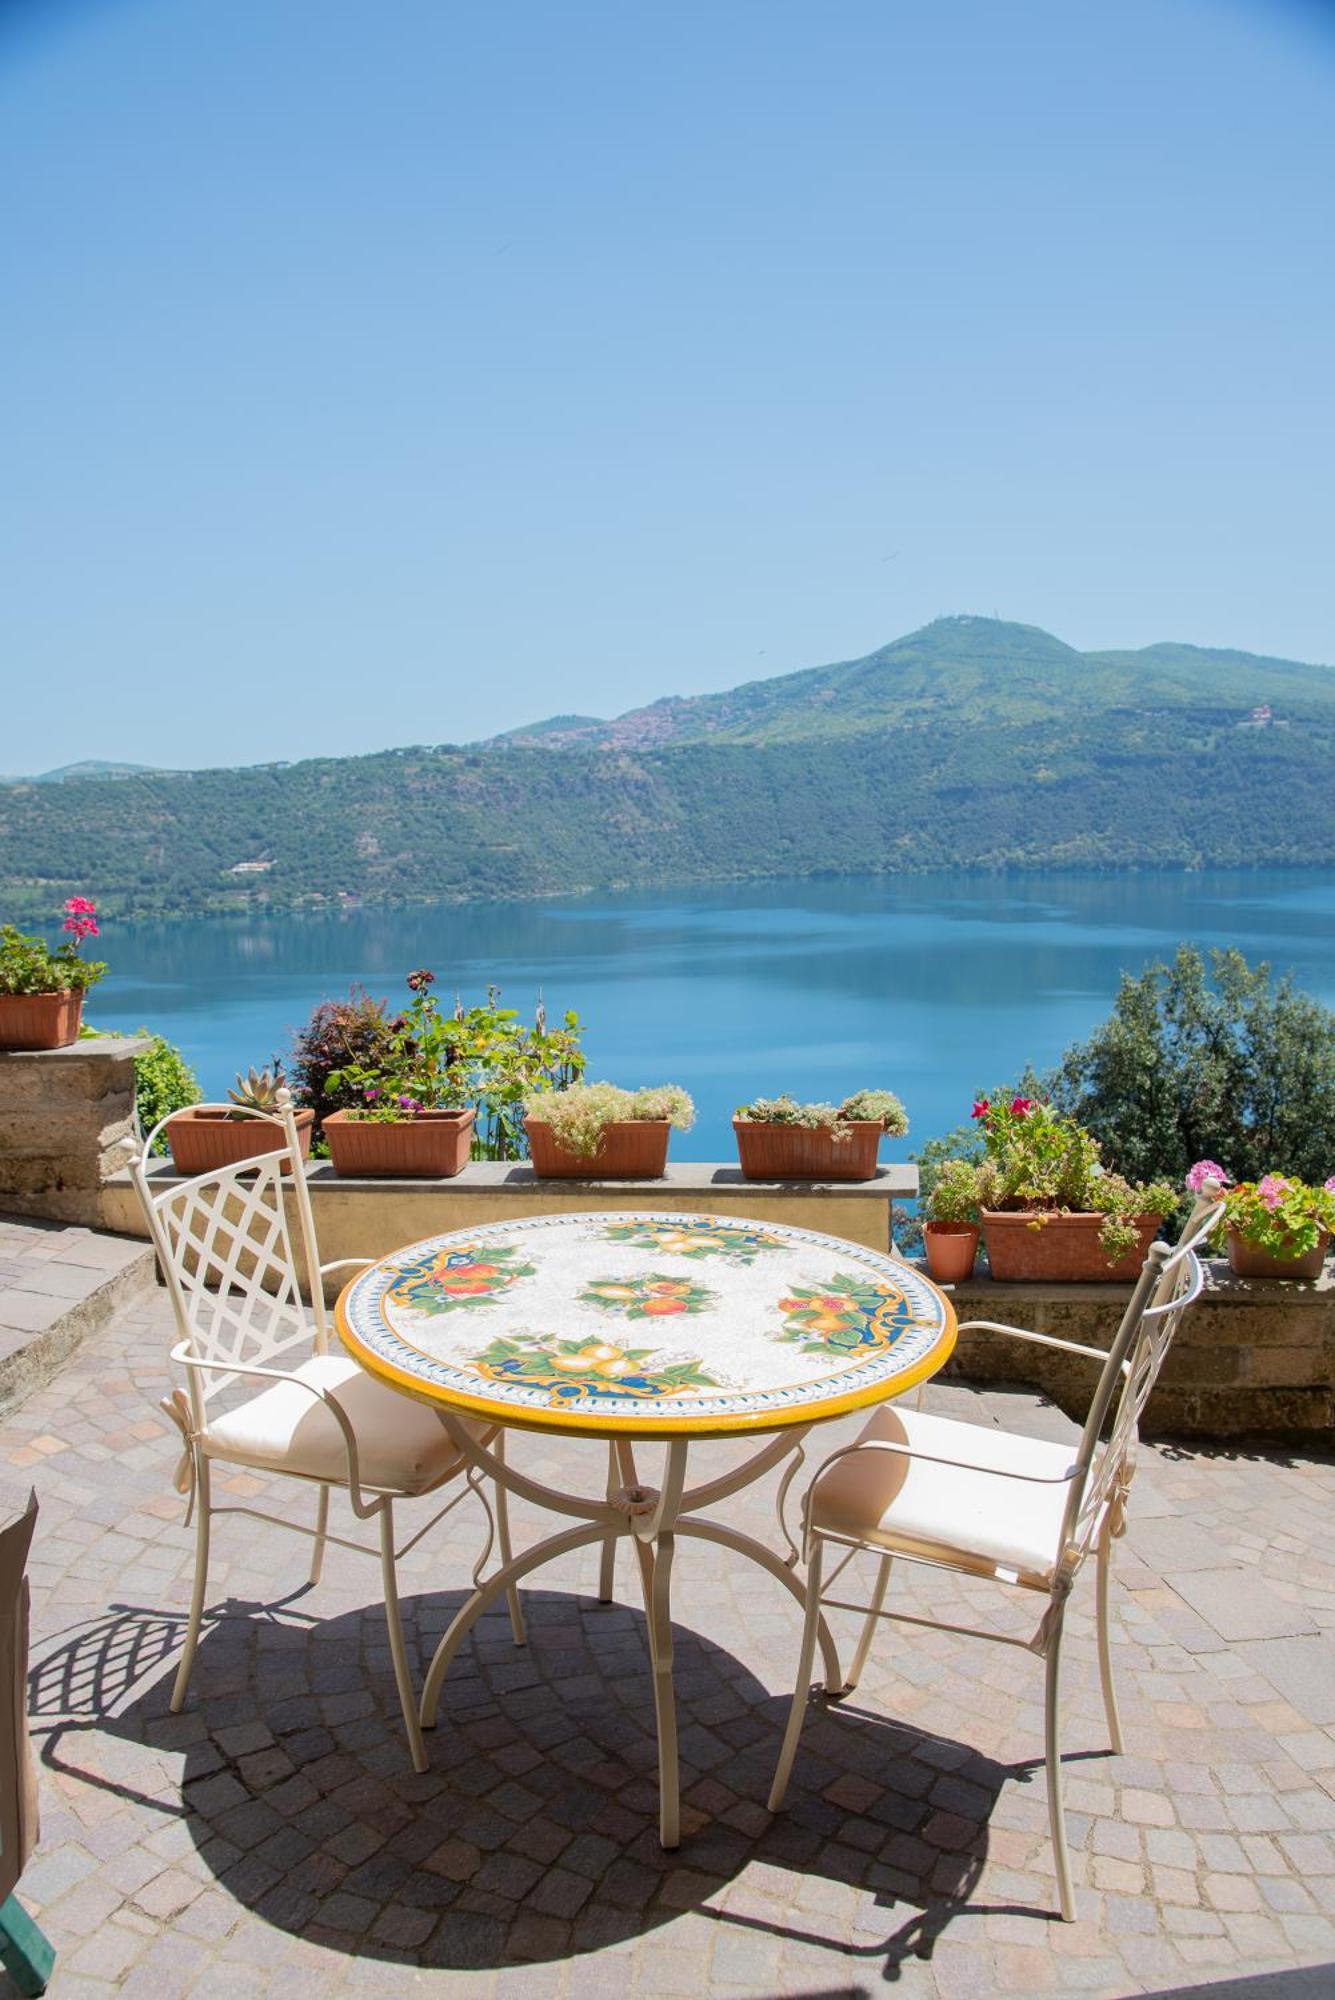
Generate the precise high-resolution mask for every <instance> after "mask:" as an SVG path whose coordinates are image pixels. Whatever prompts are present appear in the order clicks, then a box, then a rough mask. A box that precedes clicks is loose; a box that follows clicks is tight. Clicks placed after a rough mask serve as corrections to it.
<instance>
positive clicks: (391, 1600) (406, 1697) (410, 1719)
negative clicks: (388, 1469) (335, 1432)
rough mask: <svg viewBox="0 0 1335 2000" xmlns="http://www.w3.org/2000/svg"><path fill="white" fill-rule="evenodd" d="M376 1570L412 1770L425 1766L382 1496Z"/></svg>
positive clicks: (389, 1508) (389, 1509)
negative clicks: (381, 1583) (378, 1572)
mask: <svg viewBox="0 0 1335 2000" xmlns="http://www.w3.org/2000/svg"><path fill="white" fill-rule="evenodd" d="M380 1574H381V1577H382V1579H383V1582H384V1591H385V1623H386V1624H387V1625H388V1627H389V1651H390V1657H391V1658H392V1659H393V1661H394V1679H395V1682H396V1684H397V1686H398V1690H399V1706H400V1708H401V1709H402V1710H403V1723H404V1727H405V1729H406V1730H407V1732H408V1749H409V1751H410V1752H411V1755H412V1760H413V1769H414V1771H425V1770H426V1768H427V1754H426V1745H425V1744H424V1743H423V1741H422V1725H421V1723H420V1722H419V1721H418V1719H417V1702H416V1699H415V1698H414V1695H413V1683H412V1676H411V1675H410V1674H409V1672H408V1652H407V1648H406V1647H405V1646H404V1643H403V1618H402V1616H401V1614H400V1611H399V1579H398V1572H397V1570H396V1569H395V1567H394V1503H393V1501H392V1500H386V1501H385V1502H384V1503H383V1504H382V1506H381V1509H380Z"/></svg>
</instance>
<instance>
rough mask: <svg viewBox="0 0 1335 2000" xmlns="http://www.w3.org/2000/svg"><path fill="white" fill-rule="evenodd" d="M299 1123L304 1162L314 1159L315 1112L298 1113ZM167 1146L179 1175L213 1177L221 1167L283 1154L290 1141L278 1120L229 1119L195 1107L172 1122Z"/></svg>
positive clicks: (216, 1112)
mask: <svg viewBox="0 0 1335 2000" xmlns="http://www.w3.org/2000/svg"><path fill="white" fill-rule="evenodd" d="M296 1120H297V1138H298V1140H299V1141H300V1144H301V1157H302V1159H303V1160H304V1159H307V1158H309V1156H310V1150H311V1128H312V1126H313V1125H314V1123H315V1113H314V1112H313V1111H298V1112H297V1113H296ZM167 1144H168V1145H169V1146H170V1147H171V1156H172V1165H173V1166H174V1167H175V1168H176V1171H177V1173H178V1174H211V1173H216V1172H217V1170H218V1168H219V1167H234V1166H236V1165H237V1163H238V1161H240V1160H258V1159H262V1158H263V1157H264V1155H265V1154H266V1153H277V1152H281V1150H282V1148H283V1147H284V1146H285V1145H286V1144H287V1140H286V1139H285V1137H284V1135H283V1128H282V1125H281V1124H280V1123H279V1121H278V1119H276V1118H229V1117H228V1115H227V1113H226V1112H225V1111H212V1110H206V1109H205V1108H204V1107H203V1106H202V1105H198V1104H192V1105H191V1106H190V1107H189V1109H188V1110H185V1111H177V1112H174V1113H173V1114H172V1116H171V1118H170V1119H168V1121H167Z"/></svg>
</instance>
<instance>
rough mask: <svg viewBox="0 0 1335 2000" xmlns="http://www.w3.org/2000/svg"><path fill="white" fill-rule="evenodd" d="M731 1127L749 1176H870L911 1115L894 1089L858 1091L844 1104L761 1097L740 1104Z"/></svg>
mask: <svg viewBox="0 0 1335 2000" xmlns="http://www.w3.org/2000/svg"><path fill="white" fill-rule="evenodd" d="M732 1129H733V1131H734V1132H735V1133H736V1135H737V1154H738V1158H739V1159H740V1161H741V1167H742V1175H743V1178H744V1179H746V1180H748V1181H869V1180H873V1179H874V1178H875V1175H876V1154H877V1149H878V1147H879V1146H880V1143H881V1140H882V1139H883V1138H884V1137H885V1136H886V1135H887V1134H890V1135H891V1136H892V1137H894V1138H902V1137H903V1135H904V1133H905V1132H907V1131H908V1129H909V1121H908V1114H907V1113H906V1112H905V1110H904V1107H903V1105H902V1104H901V1103H900V1101H899V1099H898V1098H897V1097H896V1096H895V1094H894V1092H893V1091H889V1090H855V1091H854V1092H853V1093H852V1095H851V1096H849V1097H846V1098H845V1099H844V1101H843V1103H842V1104H820V1103H817V1104H799V1103H798V1101H797V1100H796V1098H793V1097H789V1096H787V1095H785V1096H782V1097H757V1098H754V1099H753V1100H752V1102H751V1103H750V1104H739V1105H738V1107H737V1110H736V1112H735V1114H734V1116H733V1121H732Z"/></svg>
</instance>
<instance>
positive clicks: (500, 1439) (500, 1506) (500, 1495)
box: [491, 1431, 528, 1646]
mask: <svg viewBox="0 0 1335 2000" xmlns="http://www.w3.org/2000/svg"><path fill="white" fill-rule="evenodd" d="M494 1450H495V1453H496V1456H497V1458H499V1460H500V1461H501V1464H502V1465H504V1463H505V1432H504V1431H498V1432H497V1434H496V1443H495V1446H494ZM491 1483H492V1486H493V1488H494V1490H495V1494H496V1540H497V1542H498V1543H499V1544H500V1551H501V1567H502V1569H504V1568H505V1566H506V1564H507V1563H512V1562H513V1561H514V1559H515V1553H514V1549H513V1547H512V1546H511V1542H510V1496H509V1494H508V1493H507V1492H506V1490H505V1488H504V1487H503V1486H502V1485H501V1482H500V1480H499V1479H493V1481H492V1482H491ZM505 1601H506V1603H507V1604H508V1605H509V1607H510V1630H511V1631H512V1632H513V1633H514V1637H515V1644H516V1646H522V1645H524V1644H525V1642H526V1641H527V1639H528V1634H527V1632H526V1631H525V1630H524V1608H523V1606H522V1604H521V1603H520V1601H519V1586H518V1584H515V1583H512V1584H511V1585H510V1588H509V1589H508V1590H507V1591H506V1593H505Z"/></svg>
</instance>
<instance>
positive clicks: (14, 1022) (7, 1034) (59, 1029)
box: [0, 986, 83, 1049]
mask: <svg viewBox="0 0 1335 2000" xmlns="http://www.w3.org/2000/svg"><path fill="white" fill-rule="evenodd" d="M82 1020H83V988H82V987H81V986H79V987H67V988H66V989H65V991H64V992H63V993H0V1049H65V1048H68V1047H69V1045H70V1043H71V1042H77V1041H78V1039H79V1027H80V1024H81V1022H82Z"/></svg>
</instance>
